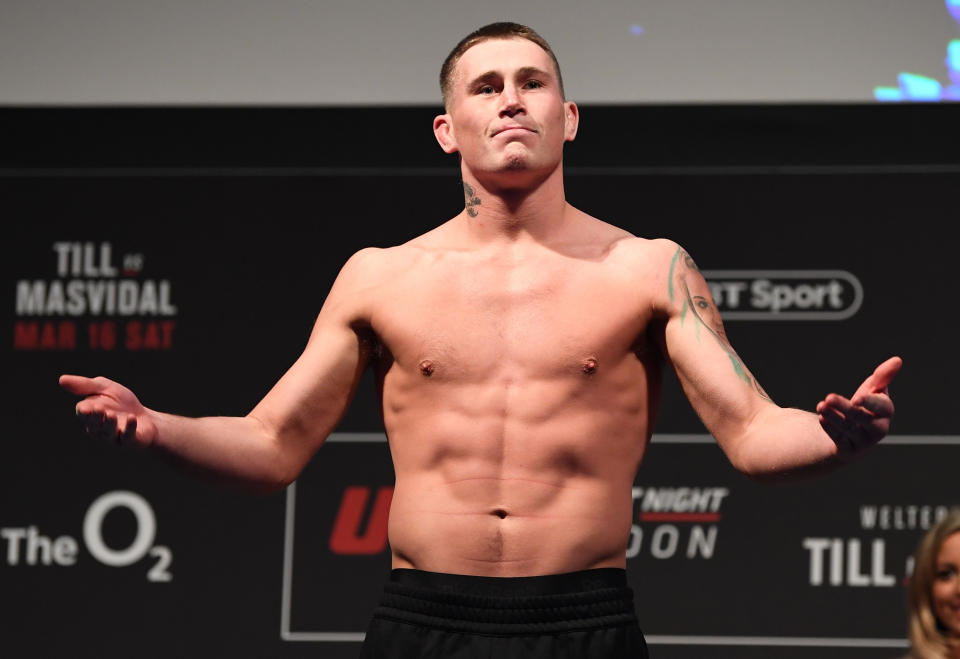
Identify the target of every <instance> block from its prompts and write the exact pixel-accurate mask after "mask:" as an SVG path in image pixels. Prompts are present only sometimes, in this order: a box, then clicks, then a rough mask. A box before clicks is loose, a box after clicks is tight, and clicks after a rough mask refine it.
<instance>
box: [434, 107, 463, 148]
mask: <svg viewBox="0 0 960 659" xmlns="http://www.w3.org/2000/svg"><path fill="white" fill-rule="evenodd" d="M433 135H434V137H436V138H437V142H439V143H440V148H441V149H443V152H444V153H456V152H457V150H458V149H457V140H456V137H455V136H454V134H453V122H452V121H451V119H450V115H449V114H440V115H437V116H436V117H434V118H433Z"/></svg>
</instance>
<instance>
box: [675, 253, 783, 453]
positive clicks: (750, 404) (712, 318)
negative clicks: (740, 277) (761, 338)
mask: <svg viewBox="0 0 960 659" xmlns="http://www.w3.org/2000/svg"><path fill="white" fill-rule="evenodd" d="M666 304H667V307H668V308H667V313H666V315H667V322H666V327H665V330H664V342H665V346H664V347H665V351H666V355H667V357H668V359H669V360H670V362H671V364H672V366H673V368H674V371H675V372H676V374H677V377H678V378H679V380H680V383H681V385H682V386H683V390H684V392H685V393H686V395H687V397H688V398H689V399H690V402H691V404H692V405H693V407H694V409H695V410H696V411H697V413H698V414H699V415H700V418H701V419H702V420H703V422H704V424H706V426H707V428H708V429H709V430H710V432H711V433H713V434H714V436H715V437H717V439H718V440H720V441H721V443H723V442H724V440H726V439H727V438H729V437H731V436H736V435H737V434H738V433H739V432H742V431H743V430H744V429H745V427H746V424H748V423H749V421H750V419H751V418H752V417H753V416H754V414H755V412H756V410H757V408H758V406H760V405H763V404H766V403H769V402H771V401H770V398H769V396H767V394H766V392H765V391H764V390H763V388H762V387H761V386H760V384H759V382H757V380H756V378H754V377H753V374H752V373H751V372H750V370H749V369H748V368H747V366H746V365H745V364H744V363H743V360H742V359H740V356H739V355H738V354H737V353H736V351H735V350H734V349H733V346H732V345H731V344H730V341H729V339H728V338H727V335H726V331H725V329H724V326H723V320H722V319H721V317H720V311H719V309H717V305H716V303H715V302H714V300H713V296H712V295H711V293H710V287H709V286H708V285H707V282H706V280H705V279H704V278H703V275H701V274H700V271H699V269H698V268H697V266H696V264H695V263H694V261H693V259H692V258H691V257H690V255H689V254H687V253H686V252H685V251H684V250H683V249H682V248H680V247H676V249H675V251H674V253H673V255H672V256H671V260H670V266H669V271H668V281H667V291H666ZM724 448H727V447H726V446H725V447H724Z"/></svg>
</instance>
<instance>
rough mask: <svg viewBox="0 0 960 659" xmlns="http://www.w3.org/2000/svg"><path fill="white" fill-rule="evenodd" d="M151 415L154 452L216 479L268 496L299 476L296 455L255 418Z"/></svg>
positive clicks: (152, 413)
mask: <svg viewBox="0 0 960 659" xmlns="http://www.w3.org/2000/svg"><path fill="white" fill-rule="evenodd" d="M148 414H149V416H150V418H151V420H152V421H153V423H154V425H155V426H156V428H157V436H156V439H155V440H154V442H153V444H152V445H151V448H155V449H158V450H160V451H161V452H163V453H164V454H166V455H168V456H171V457H173V458H174V459H175V460H176V461H177V462H179V463H183V464H185V465H187V466H188V467H191V468H197V469H199V470H201V471H203V472H205V473H207V474H210V475H211V476H213V477H214V478H215V479H217V480H223V481H228V482H232V483H236V484H238V485H240V486H241V487H243V488H244V489H249V490H253V491H257V492H265V493H267V492H274V491H277V490H279V489H282V488H284V487H286V486H287V485H289V484H290V483H291V482H292V481H293V479H294V478H296V475H297V471H298V469H297V468H296V466H295V465H293V464H291V463H292V462H293V460H292V459H291V456H289V455H288V454H286V452H285V451H283V450H282V447H281V443H280V442H279V440H278V439H277V438H276V437H275V436H274V435H273V434H272V433H271V432H270V431H269V429H268V428H267V427H266V426H265V425H264V424H263V423H261V422H260V421H259V420H258V419H257V418H256V417H255V416H252V415H248V416H245V417H203V418H198V419H194V418H188V417H181V416H175V415H172V414H166V413H163V412H155V411H153V410H149V411H148Z"/></svg>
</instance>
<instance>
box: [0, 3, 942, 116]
mask: <svg viewBox="0 0 960 659" xmlns="http://www.w3.org/2000/svg"><path fill="white" fill-rule="evenodd" d="M494 20H514V21H517V22H521V23H526V24H529V25H530V26H531V27H533V28H534V29H536V30H537V31H539V32H540V33H541V34H542V35H543V36H544V37H546V38H547V40H548V41H550V42H551V44H552V45H553V46H554V49H555V50H556V52H557V55H558V57H559V59H560V63H561V66H562V67H563V71H564V78H565V82H566V87H567V93H568V96H569V97H571V98H573V99H575V100H578V101H580V102H587V103H591V102H592V103H638V102H639V103H647V102H697V101H706V102H726V101H733V102H754V101H761V102H767V101H769V102H779V101H812V102H819V101H866V100H870V99H872V98H873V88H874V86H876V85H894V86H895V85H896V78H897V74H898V73H899V72H901V71H910V72H913V73H919V74H923V75H927V76H930V77H933V78H937V79H939V80H940V81H941V82H947V76H946V69H945V66H944V63H943V59H944V56H945V54H946V47H947V43H948V41H949V40H950V39H953V38H957V37H958V30H957V23H956V22H955V21H953V19H952V18H951V17H950V15H949V13H948V11H947V9H946V7H945V6H944V0H635V1H633V2H631V1H629V0H611V1H610V2H603V1H602V0H598V1H597V2H589V1H588V0H553V1H550V0H524V1H523V2H517V1H516V0H514V1H512V2H505V1H503V0H474V1H472V2H469V3H467V2H460V1H458V0H449V1H447V2H439V1H434V0H395V1H393V2H388V1H387V0H353V1H352V2H332V1H331V2H322V1H317V0H314V1H309V0H269V1H268V0H262V1H254V0H208V1H203V0H154V1H152V2H147V1H144V0H126V1H124V0H0V104H104V103H106V104H125V103H133V104H149V103H161V104H170V103H172V104H320V105H331V104H332V105H343V104H365V105H366V104H393V105H396V104H435V103H437V101H438V97H439V92H438V90H437V82H436V77H437V71H438V69H439V67H440V63H441V61H442V60H443V58H444V57H445V56H446V54H447V52H448V51H449V50H450V49H451V48H452V47H453V45H454V44H455V43H456V42H457V41H458V40H459V39H460V38H461V37H462V36H464V35H465V34H466V33H468V32H470V31H471V30H473V29H475V28H476V27H479V26H480V25H483V24H485V23H488V22H492V21H494ZM631 26H640V27H641V28H642V30H643V33H642V34H639V35H635V34H633V32H632V31H631Z"/></svg>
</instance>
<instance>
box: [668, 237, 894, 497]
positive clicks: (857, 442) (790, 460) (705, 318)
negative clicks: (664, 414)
mask: <svg viewBox="0 0 960 659" xmlns="http://www.w3.org/2000/svg"><path fill="white" fill-rule="evenodd" d="M663 247H665V249H666V250H669V252H672V254H670V255H669V262H668V264H667V266H666V267H665V268H664V271H665V277H664V279H663V282H662V288H663V297H662V298H661V299H662V301H663V305H664V308H665V311H664V316H665V318H666V323H665V326H664V333H663V342H664V350H665V353H666V355H667V357H668V359H669V361H670V362H671V364H672V366H673V368H674V370H675V372H676V373H677V377H678V378H679V380H680V383H681V385H682V386H683V390H684V392H685V393H686V395H687V397H688V398H689V399H690V402H691V404H692V405H693V407H694V409H695V410H696V411H697V413H698V414H699V415H700V418H701V419H702V420H703V422H704V424H705V425H706V426H707V429H708V430H710V432H711V433H712V434H713V436H714V437H715V438H716V439H717V441H718V442H719V443H720V446H721V447H722V448H723V450H724V452H725V453H726V454H727V456H728V458H729V459H730V461H731V462H732V463H733V465H734V466H735V467H737V468H738V469H739V470H741V471H743V472H744V473H746V474H748V475H750V476H752V477H754V478H758V479H780V478H791V477H800V476H804V475H809V474H814V473H819V472H823V471H827V470H829V469H831V468H833V467H835V466H837V465H839V464H842V463H843V462H845V461H847V460H849V459H850V458H852V457H854V456H856V455H858V454H860V453H861V452H863V451H864V450H865V449H867V448H869V447H871V446H873V445H874V444H876V443H877V442H879V441H880V440H881V439H882V438H883V437H884V436H885V435H886V433H887V431H888V429H889V427H890V421H891V419H892V417H893V401H892V400H891V399H890V395H889V391H888V385H889V384H890V382H891V380H892V379H893V377H894V375H896V373H897V371H899V370H900V366H901V364H902V362H901V360H900V358H899V357H892V358H890V359H888V360H887V361H885V362H884V363H882V364H881V365H880V366H878V367H877V368H876V370H875V371H874V372H873V373H872V374H871V375H870V376H869V377H868V378H867V379H866V380H865V381H864V382H863V384H862V385H861V386H860V387H859V388H858V389H857V391H856V392H855V393H854V394H853V396H852V397H851V398H849V399H848V398H845V397H843V396H840V395H838V394H835V393H831V394H829V395H828V396H826V397H825V398H824V399H823V400H822V401H821V402H820V403H819V404H818V405H817V407H816V410H817V412H816V413H811V412H806V411H803V410H798V409H790V408H782V407H779V406H778V405H776V404H775V403H774V402H773V401H772V400H771V399H770V397H769V396H768V395H767V393H766V392H765V391H764V390H763V388H762V387H761V386H760V384H759V382H757V380H756V378H754V376H753V374H752V373H751V372H750V370H749V369H748V368H747V366H746V365H745V364H744V363H743V361H742V360H741V359H740V357H739V355H737V353H736V351H734V349H733V347H732V346H731V345H730V342H729V341H728V340H727V337H726V333H725V332H724V328H723V323H722V321H721V319H720V313H719V311H718V310H717V307H716V304H715V303H714V301H713V298H712V296H711V294H710V289H709V286H708V285H707V283H706V281H705V280H704V278H703V276H702V275H701V274H700V272H699V271H698V269H697V267H696V265H695V264H694V262H693V259H691V258H690V256H689V255H688V254H687V253H686V252H685V251H683V250H682V249H681V248H679V247H678V246H677V245H675V244H672V243H668V244H667V245H663ZM666 256H667V254H666V252H665V253H664V257H666Z"/></svg>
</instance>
